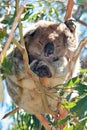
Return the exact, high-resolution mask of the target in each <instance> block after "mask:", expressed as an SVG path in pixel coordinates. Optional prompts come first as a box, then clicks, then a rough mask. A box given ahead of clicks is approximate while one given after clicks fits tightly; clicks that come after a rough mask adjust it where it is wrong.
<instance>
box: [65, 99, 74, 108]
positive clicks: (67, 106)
mask: <svg viewBox="0 0 87 130" xmlns="http://www.w3.org/2000/svg"><path fill="white" fill-rule="evenodd" d="M62 104H63V106H64V107H65V108H72V107H74V106H75V105H76V103H75V102H68V101H64V102H62Z"/></svg>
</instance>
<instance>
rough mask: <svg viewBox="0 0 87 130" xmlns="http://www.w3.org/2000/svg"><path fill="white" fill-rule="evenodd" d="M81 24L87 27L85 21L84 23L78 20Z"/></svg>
mask: <svg viewBox="0 0 87 130" xmlns="http://www.w3.org/2000/svg"><path fill="white" fill-rule="evenodd" d="M76 20H77V21H78V22H79V23H80V24H82V25H84V26H86V27H87V23H86V22H84V21H82V20H80V19H76Z"/></svg>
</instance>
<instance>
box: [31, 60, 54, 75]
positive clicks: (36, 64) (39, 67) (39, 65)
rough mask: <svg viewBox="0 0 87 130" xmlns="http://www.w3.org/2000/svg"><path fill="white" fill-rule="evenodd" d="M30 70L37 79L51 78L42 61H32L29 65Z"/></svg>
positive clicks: (47, 68)
mask: <svg viewBox="0 0 87 130" xmlns="http://www.w3.org/2000/svg"><path fill="white" fill-rule="evenodd" d="M30 69H31V70H32V71H33V72H34V73H35V74H37V75H38V76H39V77H52V72H51V70H50V68H49V66H48V65H47V64H46V63H45V62H44V61H41V60H34V61H33V62H32V63H31V64H30Z"/></svg>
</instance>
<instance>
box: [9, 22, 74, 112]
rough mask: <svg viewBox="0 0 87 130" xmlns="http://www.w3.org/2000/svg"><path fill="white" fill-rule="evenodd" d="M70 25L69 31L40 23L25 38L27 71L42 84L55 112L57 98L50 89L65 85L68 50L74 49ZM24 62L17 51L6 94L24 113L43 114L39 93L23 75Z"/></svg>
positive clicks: (27, 77)
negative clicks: (29, 70)
mask: <svg viewBox="0 0 87 130" xmlns="http://www.w3.org/2000/svg"><path fill="white" fill-rule="evenodd" d="M69 22H70V25H71V27H70V25H68V24H69V23H67V22H66V23H60V24H55V23H53V22H47V21H40V22H38V23H36V24H35V26H34V28H33V29H32V30H30V31H29V32H27V33H26V34H25V36H24V40H25V47H26V50H27V54H28V57H29V65H30V69H31V70H32V71H33V73H34V74H35V75H37V79H38V81H39V79H40V80H41V81H44V90H45V92H46V96H47V100H48V106H49V109H51V110H53V111H54V110H56V108H57V103H58V98H59V95H58V93H55V92H54V90H53V89H52V88H53V87H55V86H56V85H58V84H62V83H64V82H65V81H66V78H67V75H68V73H69V68H68V60H67V58H66V54H67V50H68V49H69V48H70V47H73V46H74V45H76V38H75V29H74V28H73V23H72V21H69ZM72 28H73V29H72ZM9 57H10V58H11V55H10V56H9ZM23 62H24V61H23V57H22V54H21V52H20V51H19V50H18V49H17V48H16V49H15V50H14V52H13V68H12V73H13V75H11V76H8V77H7V85H8V91H9V94H10V95H11V97H12V98H13V100H14V101H15V103H16V104H17V105H19V106H20V107H21V108H23V109H24V110H26V111H27V112H29V113H32V114H35V113H45V112H46V110H45V108H44V107H43V102H42V93H41V91H40V90H39V89H38V88H37V86H36V85H35V83H34V81H33V80H32V78H31V77H29V75H28V74H27V72H26V71H25V67H24V63H23Z"/></svg>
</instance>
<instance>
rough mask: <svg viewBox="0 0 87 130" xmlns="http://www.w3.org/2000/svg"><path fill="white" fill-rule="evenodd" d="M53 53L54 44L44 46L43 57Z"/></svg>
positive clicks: (49, 43)
mask: <svg viewBox="0 0 87 130" xmlns="http://www.w3.org/2000/svg"><path fill="white" fill-rule="evenodd" d="M53 53H54V44H53V43H52V42H48V43H47V44H46V45H45V46H44V55H45V56H49V55H51V54H53Z"/></svg>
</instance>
